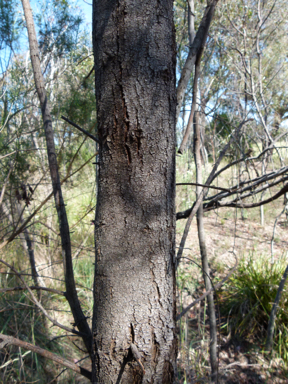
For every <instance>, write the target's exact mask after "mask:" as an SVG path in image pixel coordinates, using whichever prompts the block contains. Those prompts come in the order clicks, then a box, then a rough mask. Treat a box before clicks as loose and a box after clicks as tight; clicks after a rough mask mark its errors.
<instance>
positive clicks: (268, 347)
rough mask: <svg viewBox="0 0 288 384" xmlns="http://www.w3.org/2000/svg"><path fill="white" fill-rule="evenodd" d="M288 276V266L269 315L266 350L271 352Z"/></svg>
mask: <svg viewBox="0 0 288 384" xmlns="http://www.w3.org/2000/svg"><path fill="white" fill-rule="evenodd" d="M287 276H288V266H287V267H286V269H285V272H284V274H283V277H282V280H281V282H280V284H279V287H278V291H277V294H276V297H275V301H274V304H273V307H272V311H271V313H270V317H269V323H268V328H267V339H266V344H265V350H266V351H267V352H270V351H271V349H272V348H273V336H274V329H275V320H276V313H277V309H278V305H279V302H280V299H281V295H282V292H283V289H284V285H285V282H286V279H287Z"/></svg>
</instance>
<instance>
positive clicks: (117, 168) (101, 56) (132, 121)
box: [93, 0, 177, 384]
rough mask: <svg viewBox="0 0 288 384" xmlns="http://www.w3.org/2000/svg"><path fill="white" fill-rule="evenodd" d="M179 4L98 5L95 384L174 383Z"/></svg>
mask: <svg viewBox="0 0 288 384" xmlns="http://www.w3.org/2000/svg"><path fill="white" fill-rule="evenodd" d="M174 35H175V33H174V24H173V2H172V0H124V1H121V2H120V1H116V0H94V7H93V45H94V56H95V78H96V99H97V113H98V134H99V141H100V144H99V149H100V154H99V164H100V166H99V187H98V198H97V213H96V221H95V223H96V225H95V232H96V234H95V238H96V264H95V286H94V300H95V306H94V318H93V338H94V348H95V361H94V363H93V382H95V383H105V384H106V383H107V384H108V383H113V384H115V383H125V384H129V383H163V384H164V383H165V384H166V383H173V382H174V370H175V360H176V348H177V346H176V345H177V343H176V338H175V239H174V237H175V210H174V198H175V111H176V93H175V52H176V50H175V36H174Z"/></svg>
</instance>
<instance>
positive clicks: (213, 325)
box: [194, 111, 218, 382]
mask: <svg viewBox="0 0 288 384" xmlns="http://www.w3.org/2000/svg"><path fill="white" fill-rule="evenodd" d="M199 114H200V112H198V111H196V112H195V118H194V157H195V164H196V183H197V184H202V172H201V168H202V164H201V151H200V146H201V136H200V124H199ZM201 189H202V187H200V186H197V187H196V196H197V198H198V196H199V195H200V193H201ZM197 227H198V239H199V246H200V253H201V261H202V270H203V277H204V282H205V289H206V291H209V290H211V288H212V284H211V280H210V278H209V276H210V272H209V265H208V255H207V249H206V242H205V230H204V221H203V204H202V203H201V205H200V206H199V209H198V211H197ZM207 301H208V316H209V325H210V345H209V350H210V364H211V380H212V382H216V381H217V373H218V358H217V321H216V314H215V305H214V298H213V293H212V292H211V293H210V294H209V295H208V296H207Z"/></svg>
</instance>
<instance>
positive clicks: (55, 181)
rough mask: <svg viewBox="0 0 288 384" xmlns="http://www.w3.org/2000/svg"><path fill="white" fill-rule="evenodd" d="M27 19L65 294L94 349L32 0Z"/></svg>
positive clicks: (24, 1) (25, 4)
mask: <svg viewBox="0 0 288 384" xmlns="http://www.w3.org/2000/svg"><path fill="white" fill-rule="evenodd" d="M22 5H23V10H24V15H25V20H26V24H27V31H28V39H29V48H30V56H31V62H32V67H33V74H34V81H35V87H36V90H37V94H38V98H39V101H40V105H41V112H42V119H43V123H44V131H45V137H46V145H47V154H48V162H49V170H50V176H51V181H52V186H53V195H54V201H55V205H56V210H57V214H58V220H59V228H60V236H61V245H62V255H63V264H64V273H65V284H66V294H65V296H66V298H67V300H68V302H69V305H70V308H71V311H72V313H73V317H74V319H75V324H76V325H77V327H78V329H79V331H80V332H81V333H82V335H83V341H84V343H85V346H86V348H87V351H88V352H89V353H91V331H90V328H89V326H88V323H87V319H86V317H85V315H84V313H83V311H82V308H81V305H80V302H79V299H78V295H77V292H76V286H75V280H74V272H73V263H72V254H71V240H70V232H69V224H68V220H67V214H66V209H65V204H64V199H63V194H62V189H61V183H60V176H59V171H58V163H57V156H56V150H55V143H54V133H53V129H52V118H51V112H50V106H49V102H48V99H47V95H46V90H45V83H44V78H43V74H42V72H41V64H40V52H39V48H38V41H37V37H36V31H35V26H34V20H33V15H32V10H31V7H30V3H29V0H22Z"/></svg>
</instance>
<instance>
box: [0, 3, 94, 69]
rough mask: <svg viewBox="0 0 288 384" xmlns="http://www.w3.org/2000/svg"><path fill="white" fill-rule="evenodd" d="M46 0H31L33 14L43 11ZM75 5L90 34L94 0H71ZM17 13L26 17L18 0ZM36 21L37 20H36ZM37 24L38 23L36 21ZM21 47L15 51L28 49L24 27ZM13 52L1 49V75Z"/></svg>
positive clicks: (19, 51)
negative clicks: (42, 6)
mask: <svg viewBox="0 0 288 384" xmlns="http://www.w3.org/2000/svg"><path fill="white" fill-rule="evenodd" d="M44 1H45V0H30V4H31V8H32V10H33V14H34V15H35V14H37V13H38V12H39V13H40V12H41V3H42V4H43V2H44ZM69 2H70V3H71V4H72V5H73V6H76V7H77V8H79V9H80V10H81V11H82V13H83V16H84V21H83V27H84V28H85V29H86V31H88V32H89V33H90V34H91V33H92V0H70V1H69ZM15 6H16V13H17V14H18V17H21V16H22V17H24V15H23V9H22V4H21V1H20V0H18V1H17V3H15ZM34 22H35V20H34ZM35 24H36V23H35ZM18 46H19V49H16V52H15V53H21V52H25V51H27V50H28V38H27V30H26V29H23V30H22V32H21V35H20V39H19V44H18ZM12 56H13V54H12V52H11V51H10V49H1V51H0V75H1V73H4V72H5V70H6V69H7V65H8V63H9V61H10V60H11V58H12Z"/></svg>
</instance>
